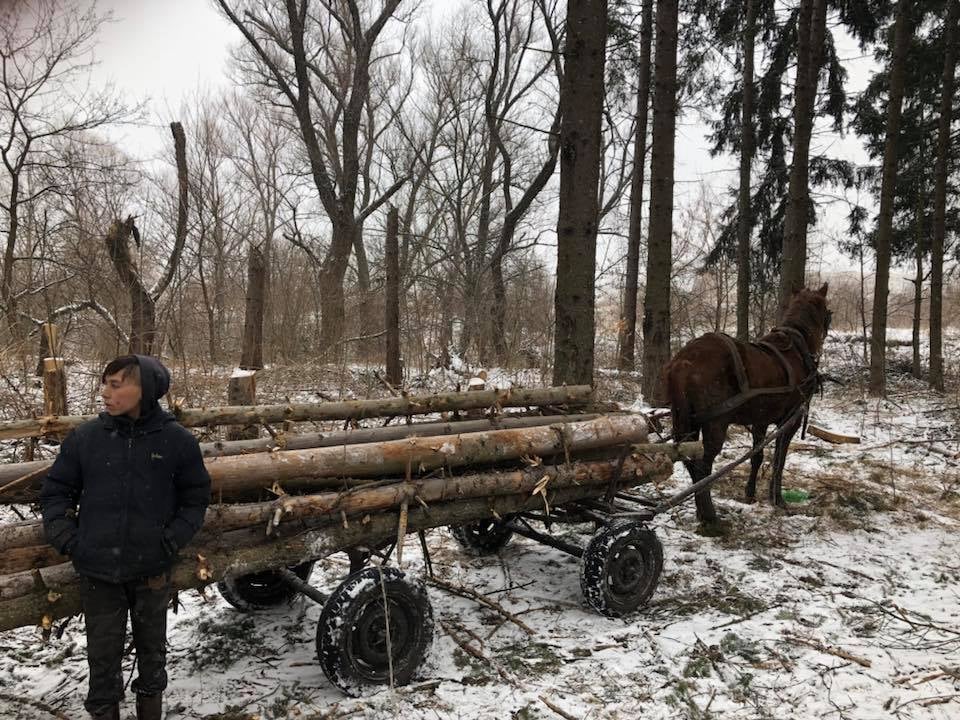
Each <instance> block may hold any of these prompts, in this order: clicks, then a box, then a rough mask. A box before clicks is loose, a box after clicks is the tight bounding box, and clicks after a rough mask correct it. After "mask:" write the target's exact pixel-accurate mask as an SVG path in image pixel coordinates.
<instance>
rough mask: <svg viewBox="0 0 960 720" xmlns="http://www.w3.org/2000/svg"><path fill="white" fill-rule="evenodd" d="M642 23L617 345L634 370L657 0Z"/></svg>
mask: <svg viewBox="0 0 960 720" xmlns="http://www.w3.org/2000/svg"><path fill="white" fill-rule="evenodd" d="M642 13H643V20H642V21H641V25H640V66H639V68H638V70H637V117H636V123H637V126H636V130H635V134H634V138H633V177H632V178H631V181H630V226H629V230H628V237H627V271H626V275H625V277H624V283H623V309H622V311H621V313H620V328H619V338H618V342H617V346H618V348H619V352H618V354H617V367H618V368H619V369H620V370H626V371H631V372H632V371H633V370H634V367H635V358H636V346H637V293H638V289H639V288H638V283H639V279H640V278H639V273H640V241H641V240H642V239H643V238H642V236H643V223H642V220H643V181H644V175H643V170H644V167H645V164H646V159H647V117H648V114H649V108H650V46H651V43H652V36H653V0H643V10H642Z"/></svg>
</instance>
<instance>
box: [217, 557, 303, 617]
mask: <svg viewBox="0 0 960 720" xmlns="http://www.w3.org/2000/svg"><path fill="white" fill-rule="evenodd" d="M290 569H291V570H292V571H293V572H294V573H296V575H297V577H299V578H300V579H301V580H303V581H304V582H309V580H310V575H311V574H312V573H313V563H312V562H305V563H302V564H300V565H294V566H293V567H291V568H290ZM217 590H219V591H220V594H221V595H222V596H223V599H224V600H226V601H227V602H228V603H230V604H231V605H232V606H233V607H235V608H236V609H237V610H240V611H241V612H256V611H257V610H269V609H270V608H274V607H277V606H278V605H282V604H284V603H289V602H290V601H292V600H293V599H294V598H295V597H296V596H297V595H299V594H300V593H299V591H298V590H295V589H293V588H292V587H290V586H289V585H287V583H286V582H285V581H284V580H283V578H281V577H280V576H279V575H278V574H277V573H276V572H274V571H273V570H264V571H263V572H258V573H251V574H250V575H240V576H239V577H229V576H228V577H225V578H224V579H223V580H220V581H219V582H218V583H217Z"/></svg>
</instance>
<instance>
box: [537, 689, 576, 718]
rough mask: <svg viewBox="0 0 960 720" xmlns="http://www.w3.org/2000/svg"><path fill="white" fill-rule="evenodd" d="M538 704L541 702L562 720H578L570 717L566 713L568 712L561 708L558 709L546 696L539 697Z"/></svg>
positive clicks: (572, 716)
mask: <svg viewBox="0 0 960 720" xmlns="http://www.w3.org/2000/svg"><path fill="white" fill-rule="evenodd" d="M540 702H542V703H543V704H544V705H546V706H547V707H548V708H550V709H551V710H553V711H554V712H555V713H556V714H557V715H559V716H560V717H562V718H563V719H564V720H578V718H577V716H576V715H571V714H570V713H568V712H567V711H566V710H564V709H563V708H561V707H558V706H557V705H554V704H553V703H552V702H550V700H548V699H547V696H546V695H541V696H540Z"/></svg>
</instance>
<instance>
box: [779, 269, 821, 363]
mask: <svg viewBox="0 0 960 720" xmlns="http://www.w3.org/2000/svg"><path fill="white" fill-rule="evenodd" d="M832 317H833V312H832V311H831V310H830V308H828V307H827V283H824V284H823V285H822V286H821V287H820V289H819V290H810V289H809V288H803V289H801V290H797V291H796V292H794V293H793V297H791V298H790V304H789V305H787V311H786V312H785V313H784V314H783V324H784V325H790V326H791V327H795V328H796V329H797V330H799V331H800V332H801V333H803V335H804V337H806V339H807V344H808V345H809V350H810V353H811V354H812V355H814V356H818V355H819V354H820V350H821V349H822V348H823V341H824V339H825V338H826V337H827V331H828V330H829V329H830V320H831V318H832Z"/></svg>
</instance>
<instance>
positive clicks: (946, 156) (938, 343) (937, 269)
mask: <svg viewBox="0 0 960 720" xmlns="http://www.w3.org/2000/svg"><path fill="white" fill-rule="evenodd" d="M958 20H960V0H952V2H951V3H950V10H949V12H948V14H947V19H946V22H945V25H944V29H943V43H944V57H943V75H942V78H941V81H940V88H941V89H940V120H939V127H938V130H937V161H936V168H935V169H934V183H935V185H934V191H933V237H932V238H931V241H930V387H932V388H933V389H935V390H939V391H940V392H943V389H944V388H943V245H944V238H945V236H946V208H947V179H948V177H949V174H950V169H949V164H950V122H951V113H952V110H953V88H954V73H955V72H956V63H957V42H956V37H957V23H958Z"/></svg>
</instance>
